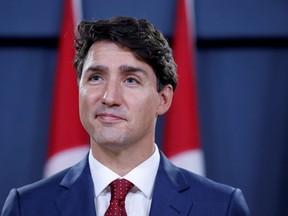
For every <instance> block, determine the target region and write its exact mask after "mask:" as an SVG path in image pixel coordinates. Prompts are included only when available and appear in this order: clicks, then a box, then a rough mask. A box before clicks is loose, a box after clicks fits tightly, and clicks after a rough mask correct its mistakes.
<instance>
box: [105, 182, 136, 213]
mask: <svg viewBox="0 0 288 216" xmlns="http://www.w3.org/2000/svg"><path fill="white" fill-rule="evenodd" d="M109 186H110V188H111V200H110V205H109V207H108V209H107V210H106V212H105V215H104V216H111V215H113V216H127V213H126V210H125V198H126V196H127V194H128V193H129V191H130V190H131V189H132V187H133V186H134V185H133V183H131V182H129V181H128V180H126V179H116V180H114V181H113V182H111V183H110V184H109Z"/></svg>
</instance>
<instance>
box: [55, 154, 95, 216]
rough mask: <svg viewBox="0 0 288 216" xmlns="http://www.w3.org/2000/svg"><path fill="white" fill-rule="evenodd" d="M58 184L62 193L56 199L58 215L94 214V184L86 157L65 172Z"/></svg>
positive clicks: (86, 215)
mask: <svg viewBox="0 0 288 216" xmlns="http://www.w3.org/2000/svg"><path fill="white" fill-rule="evenodd" d="M60 185H61V187H62V189H63V193H61V195H60V196H59V197H58V199H57V200H56V205H57V208H58V211H59V213H60V215H62V216H68V215H85V216H95V215H96V213H95V206H94V186H93V182H92V178H91V174H90V169H89V164H88V159H87V157H86V158H85V159H84V160H82V161H81V162H80V163H79V164H77V165H75V166H74V167H72V168H71V169H70V171H68V172H67V174H66V175H65V177H64V178H63V180H62V182H61V183H60Z"/></svg>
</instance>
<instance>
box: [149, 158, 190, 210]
mask: <svg viewBox="0 0 288 216" xmlns="http://www.w3.org/2000/svg"><path fill="white" fill-rule="evenodd" d="M160 155H161V160H160V165H159V169H158V172H157V176H156V180H155V186H154V191H153V196H152V205H151V210H150V216H156V215H157V216H161V215H162V216H164V215H165V216H167V215H169V216H176V215H181V216H182V215H188V214H189V212H190V211H191V208H192V206H193V203H191V202H187V200H191V197H190V199H188V197H186V196H188V193H187V191H188V190H189V189H190V186H189V184H188V183H187V182H186V180H185V178H184V176H183V175H182V173H181V172H180V170H179V168H178V167H176V166H174V165H173V164H172V163H171V162H170V161H169V160H168V159H167V158H166V157H165V156H164V155H163V154H162V153H160Z"/></svg>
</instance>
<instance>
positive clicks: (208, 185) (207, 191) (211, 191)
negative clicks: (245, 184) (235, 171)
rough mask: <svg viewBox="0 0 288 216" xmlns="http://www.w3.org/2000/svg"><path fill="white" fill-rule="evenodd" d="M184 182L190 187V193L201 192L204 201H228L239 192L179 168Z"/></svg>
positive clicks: (236, 189)
mask: <svg viewBox="0 0 288 216" xmlns="http://www.w3.org/2000/svg"><path fill="white" fill-rule="evenodd" d="M179 169H180V172H181V173H182V175H183V177H184V178H185V180H186V182H187V183H188V184H189V185H190V189H191V193H193V194H195V193H198V192H201V194H202V195H203V197H204V196H205V195H207V197H206V196H205V200H207V198H209V199H211V201H212V200H214V199H215V200H219V199H229V198H230V196H231V195H232V194H233V193H236V194H238V192H239V191H240V192H241V190H240V189H238V188H235V187H232V186H229V185H226V184H223V183H219V182H216V181H213V180H211V179H209V178H207V177H204V176H200V175H198V174H196V173H193V172H191V171H188V170H185V169H182V168H179Z"/></svg>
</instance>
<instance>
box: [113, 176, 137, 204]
mask: <svg viewBox="0 0 288 216" xmlns="http://www.w3.org/2000/svg"><path fill="white" fill-rule="evenodd" d="M109 186H110V188H111V200H112V199H117V200H125V198H126V196H127V194H128V193H129V191H130V190H131V189H132V187H133V186H134V184H133V183H131V182H130V181H128V180H126V179H116V180H114V181H112V182H111V183H110V184H109Z"/></svg>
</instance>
